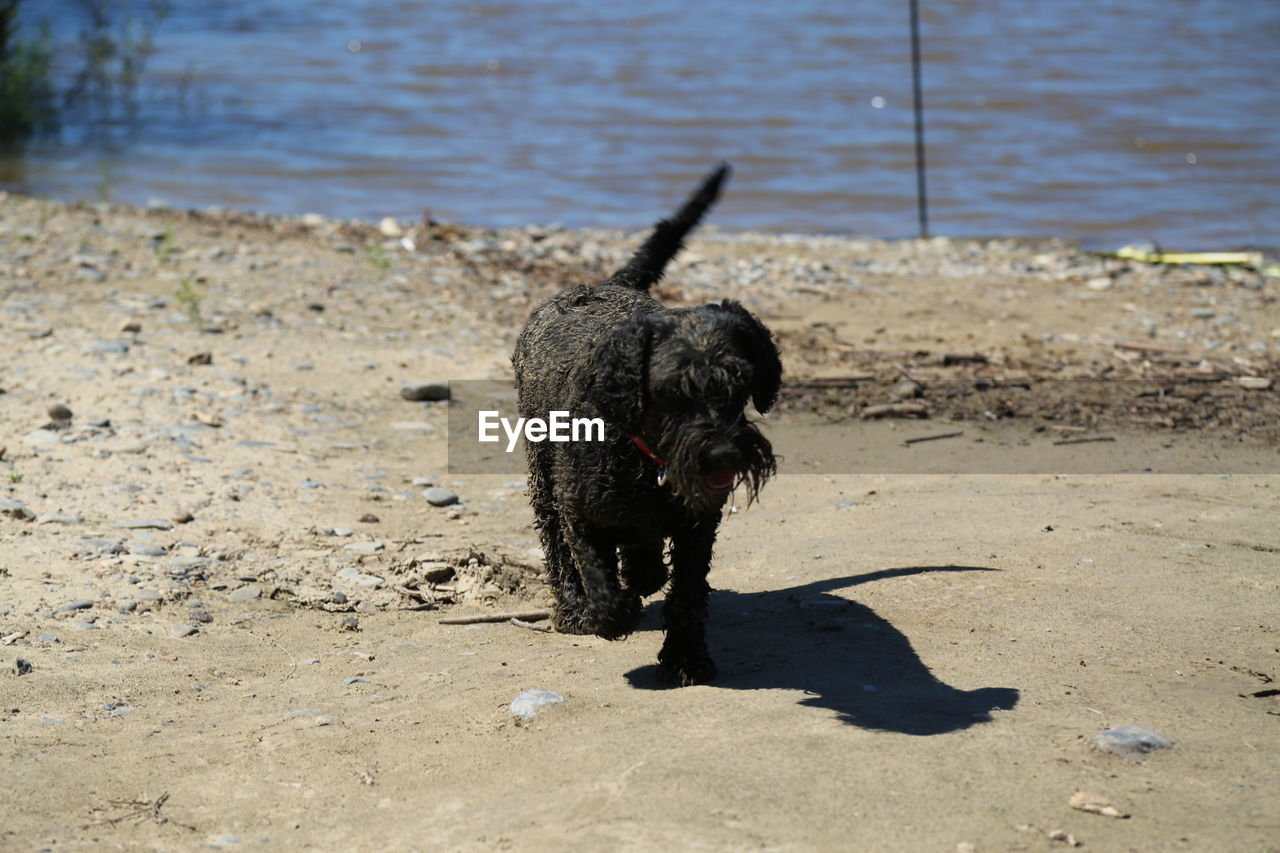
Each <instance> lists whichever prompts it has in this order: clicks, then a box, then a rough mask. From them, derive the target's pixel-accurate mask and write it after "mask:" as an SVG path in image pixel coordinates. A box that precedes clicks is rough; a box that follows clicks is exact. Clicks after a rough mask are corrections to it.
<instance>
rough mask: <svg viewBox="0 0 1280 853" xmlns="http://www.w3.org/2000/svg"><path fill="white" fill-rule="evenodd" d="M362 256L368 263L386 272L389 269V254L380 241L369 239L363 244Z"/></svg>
mask: <svg viewBox="0 0 1280 853" xmlns="http://www.w3.org/2000/svg"><path fill="white" fill-rule="evenodd" d="M364 256H365V257H366V258H368V259H369V263H371V264H373V265H374V266H375V267H377V268H378V269H380V270H382V271H383V272H386V271H387V270H389V269H391V256H390V255H388V254H387V250H386V249H384V248H382V244H381V243H377V242H374V241H373V240H370V241H369V242H368V243H365V244H364Z"/></svg>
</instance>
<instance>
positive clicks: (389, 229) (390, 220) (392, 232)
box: [378, 216, 404, 237]
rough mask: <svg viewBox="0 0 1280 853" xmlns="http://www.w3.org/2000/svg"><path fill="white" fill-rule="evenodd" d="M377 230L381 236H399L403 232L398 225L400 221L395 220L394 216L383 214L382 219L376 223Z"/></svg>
mask: <svg viewBox="0 0 1280 853" xmlns="http://www.w3.org/2000/svg"><path fill="white" fill-rule="evenodd" d="M378 232H379V233H381V234H382V236H383V237H399V236H401V235H402V234H404V230H403V229H402V228H401V227H400V223H399V222H396V220H395V218H394V217H391V216H384V217H383V218H382V221H380V222H379V223H378Z"/></svg>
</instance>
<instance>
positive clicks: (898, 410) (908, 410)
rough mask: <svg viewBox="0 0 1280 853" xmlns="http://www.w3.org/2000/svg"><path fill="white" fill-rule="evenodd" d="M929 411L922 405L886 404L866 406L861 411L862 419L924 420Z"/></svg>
mask: <svg viewBox="0 0 1280 853" xmlns="http://www.w3.org/2000/svg"><path fill="white" fill-rule="evenodd" d="M928 416H929V409H928V407H927V406H925V405H924V403H887V404H885V405H883V406H867V407H866V408H865V409H863V410H862V419H863V420H867V419H868V418H883V417H893V418H925V417H928Z"/></svg>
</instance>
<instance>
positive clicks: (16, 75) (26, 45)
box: [0, 0, 58, 143]
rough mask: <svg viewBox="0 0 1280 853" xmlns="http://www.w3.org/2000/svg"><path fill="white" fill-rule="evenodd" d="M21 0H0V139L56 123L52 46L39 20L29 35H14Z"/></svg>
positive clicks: (15, 137)
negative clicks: (19, 36) (35, 31)
mask: <svg viewBox="0 0 1280 853" xmlns="http://www.w3.org/2000/svg"><path fill="white" fill-rule="evenodd" d="M21 4H22V0H0V143H11V142H13V141H16V140H20V139H24V138H26V137H28V136H31V135H32V134H34V133H37V132H39V131H41V130H44V129H47V128H52V127H54V126H56V125H57V117H58V110H57V99H56V96H55V94H54V89H53V83H52V82H51V81H52V71H53V47H52V41H51V39H50V37H49V25H48V23H47V22H43V23H41V24H40V26H39V27H38V31H37V33H36V35H35V36H34V37H32V38H26V39H19V38H18V36H17V17H18V7H19V6H20V5H21Z"/></svg>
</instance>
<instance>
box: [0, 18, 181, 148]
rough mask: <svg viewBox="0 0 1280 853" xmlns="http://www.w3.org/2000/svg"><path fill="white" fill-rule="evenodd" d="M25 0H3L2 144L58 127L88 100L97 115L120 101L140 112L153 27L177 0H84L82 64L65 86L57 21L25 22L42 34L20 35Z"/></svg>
mask: <svg viewBox="0 0 1280 853" xmlns="http://www.w3.org/2000/svg"><path fill="white" fill-rule="evenodd" d="M24 2H26V0H0V144H3V145H7V146H11V147H12V146H15V145H18V144H20V143H22V142H23V141H25V140H26V139H28V138H30V137H32V136H34V135H36V134H38V133H42V132H45V131H49V130H54V129H56V128H57V126H58V123H59V113H60V111H62V110H64V109H66V108H70V107H72V106H74V105H76V104H77V103H79V102H81V101H83V102H84V103H85V104H86V107H87V109H88V110H89V111H90V113H91V116H92V117H94V118H98V119H106V118H113V117H114V116H113V113H115V111H116V108H117V107H122V108H123V109H124V110H125V112H126V113H127V114H129V115H133V114H134V113H135V112H136V106H137V100H136V98H137V88H138V82H139V80H140V79H141V77H142V73H143V71H144V69H145V68H146V64H147V60H148V58H149V57H150V56H151V54H152V53H154V52H155V43H154V41H153V39H152V34H153V33H154V32H155V30H156V28H157V27H159V26H160V24H161V22H163V21H164V19H165V18H166V17H167V16H168V14H169V10H170V8H171V4H170V0H146V2H145V3H143V2H140V0H77V3H76V5H78V6H79V8H80V10H81V13H82V15H83V16H84V21H85V25H84V26H83V28H82V29H81V30H80V33H79V39H78V43H79V52H80V63H79V66H80V67H79V70H78V71H76V72H75V74H74V76H73V77H72V78H71V81H70V83H69V84H68V85H67V86H66V87H65V89H61V90H60V88H61V87H57V86H55V84H54V78H53V70H54V62H53V59H54V49H55V44H54V42H53V39H52V38H51V35H50V32H51V31H50V27H49V22H48V21H47V20H36V21H31V22H30V23H26V24H23V25H22V26H25V27H26V28H27V29H33V30H34V31H35V33H34V35H31V34H27V35H25V36H21V35H20V34H19V29H20V23H19V20H18V12H19V10H20V8H21V7H22V5H23V3H24ZM57 47H58V50H59V51H60V52H62V51H63V50H65V48H64V47H63V46H61V45H57ZM59 64H62V63H59Z"/></svg>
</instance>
